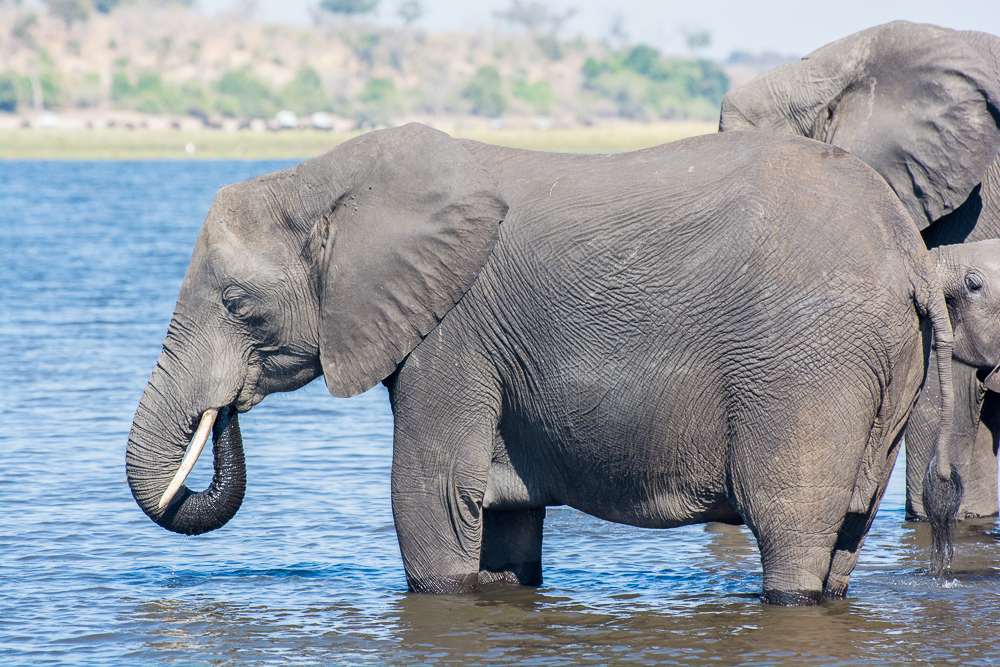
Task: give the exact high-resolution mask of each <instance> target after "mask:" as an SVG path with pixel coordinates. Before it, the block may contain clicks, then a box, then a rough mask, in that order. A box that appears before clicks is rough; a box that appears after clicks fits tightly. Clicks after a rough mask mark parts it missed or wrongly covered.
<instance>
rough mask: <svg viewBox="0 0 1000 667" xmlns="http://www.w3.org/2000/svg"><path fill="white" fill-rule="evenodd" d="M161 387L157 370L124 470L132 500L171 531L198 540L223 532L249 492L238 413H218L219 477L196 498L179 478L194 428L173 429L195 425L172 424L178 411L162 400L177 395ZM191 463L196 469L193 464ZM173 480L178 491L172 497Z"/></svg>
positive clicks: (214, 432) (214, 434) (182, 421)
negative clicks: (223, 528)
mask: <svg viewBox="0 0 1000 667" xmlns="http://www.w3.org/2000/svg"><path fill="white" fill-rule="evenodd" d="M158 380H159V381H158ZM161 384H162V372H161V369H159V368H158V369H157V371H154V375H153V377H152V378H150V383H149V385H148V386H147V387H146V392H145V394H144V395H143V397H142V400H141V401H140V403H139V408H138V410H136V415H135V420H134V421H133V422H132V430H131V432H130V433H129V440H128V450H127V453H126V457H125V469H126V476H127V478H128V483H129V487H131V489H132V496H133V497H134V498H135V500H136V502H137V503H138V504H139V507H141V508H142V511H143V512H145V513H146V515H147V516H148V517H149V518H150V519H152V520H153V521H154V522H156V523H157V524H159V525H161V526H163V527H164V528H166V529H167V530H172V531H174V532H176V533H183V534H185V535H199V534H201V533H205V532H208V531H210V530H215V529H216V528H221V527H222V526H224V525H225V524H226V523H227V522H228V521H229V520H230V519H231V518H233V516H234V515H235V514H236V512H237V511H238V510H239V508H240V505H241V504H242V502H243V495H244V493H245V491H246V461H245V458H244V456H243V439H242V436H241V435H240V425H239V419H238V418H237V416H236V410H235V409H234V408H233V407H231V406H226V407H223V408H220V409H219V410H218V416H217V418H216V420H215V423H214V425H213V426H212V439H213V446H212V450H213V455H214V456H213V458H214V462H215V475H214V476H213V478H212V483H211V484H210V485H209V487H208V488H207V489H206V490H205V491H203V492H201V493H195V492H193V491H191V490H190V489H188V488H187V487H186V486H184V485H183V478H182V477H181V476H180V475H177V472H178V469H179V468H180V467H181V465H182V458H184V453H185V450H186V449H187V442H188V439H189V438H190V435H191V434H190V432H189V429H190V426H188V427H186V428H185V427H184V426H176V427H173V428H170V426H169V425H171V424H172V423H177V424H185V423H188V424H191V425H193V424H192V421H193V420H192V419H191V418H190V417H179V418H177V419H171V417H170V415H171V414H174V415H176V414H177V410H176V407H174V410H173V412H171V411H170V410H169V406H165V405H164V403H167V402H168V401H167V400H166V399H164V398H163V397H164V396H169V395H172V394H173V392H169V393H166V392H163V391H162V390H161V387H160V386H159V385H161ZM174 395H176V394H174ZM206 412H211V411H206ZM198 417H200V415H198ZM196 419H197V417H196ZM202 421H203V424H204V420H202ZM206 428H207V427H206ZM190 463H191V465H193V461H190ZM178 478H180V479H178ZM172 479H173V480H176V481H177V482H178V484H177V485H178V486H179V488H178V489H176V491H175V492H171V493H168V492H167V491H168V487H169V486H170V484H171V480H172Z"/></svg>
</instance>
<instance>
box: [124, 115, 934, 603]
mask: <svg viewBox="0 0 1000 667" xmlns="http://www.w3.org/2000/svg"><path fill="white" fill-rule="evenodd" d="M925 314H926V317H925ZM922 322H923V324H924V325H926V326H922ZM931 323H933V338H934V340H935V341H936V345H937V346H938V349H939V350H942V351H943V353H942V355H941V358H942V359H945V360H947V361H945V362H942V365H941V372H942V374H943V375H947V374H948V373H949V372H950V356H951V354H950V346H951V330H950V326H949V324H948V319H947V308H946V306H945V303H944V299H943V298H942V296H941V287H940V285H939V283H938V279H937V277H936V275H935V273H934V271H933V268H932V265H931V262H930V257H929V255H928V254H927V251H926V249H925V248H924V246H923V244H922V242H921V238H920V236H919V234H918V233H917V231H916V229H915V228H914V227H913V224H912V222H911V221H910V220H909V217H908V216H907V214H906V211H905V209H904V208H903V207H902V206H901V205H900V203H899V201H898V199H896V197H895V196H893V194H892V192H891V190H889V188H888V187H886V185H885V183H884V182H883V181H882V179H881V178H879V176H878V175H877V174H876V173H875V172H874V171H872V170H871V169H870V168H868V167H867V166H866V165H864V164H863V163H862V162H861V161H860V160H857V159H856V158H853V157H851V156H849V155H848V154H847V153H845V152H843V151H841V150H840V149H837V148H833V147H829V146H825V145H823V144H821V143H818V142H814V141H810V140H806V139H801V138H797V137H777V136H775V137H772V136H766V135H764V134H762V133H757V132H753V133H729V134H718V135H712V136H706V137H698V138H694V139H689V140H685V141H680V142H676V143H673V144H668V145H665V146H660V147H657V148H652V149H648V150H645V151H639V152H635V153H628V154H622V155H607V156H605V155H564V154H549V153H535V152H528V151H521V150H514V149H505V148H498V147H495V146H488V145H484V144H478V143H474V142H460V141H457V140H454V139H452V138H450V137H448V136H447V135H445V134H442V133H440V132H437V131H435V130H431V129H429V128H426V127H423V126H420V125H408V126H406V127H403V128H398V129H393V130H383V131H379V132H372V133H369V134H366V135H363V136H361V137H358V138H357V139H354V140H352V141H349V142H347V143H345V144H343V145H341V146H339V147H337V148H335V149H333V150H332V151H330V152H328V153H327V154H325V155H323V156H321V157H319V158H316V159H314V160H310V161H308V162H305V163H303V164H301V165H299V166H298V167H296V168H293V169H288V170H285V171H280V172H276V173H274V174H270V175H267V176H263V177H260V178H256V179H253V180H252V181H248V182H244V183H239V184H236V185H231V186H227V187H224V188H222V189H221V190H220V191H219V193H218V195H217V196H216V198H215V202H214V203H213V205H212V208H211V210H210V211H209V213H208V217H207V219H206V221H205V225H204V227H203V229H202V232H201V235H200V236H199V238H198V242H197V245H196V246H195V249H194V254H193V256H192V259H191V265H190V267H189V269H188V272H187V275H186V276H185V278H184V283H183V286H182V288H181V293H180V297H179V299H178V302H177V309H176V311H175V315H174V318H173V321H172V323H171V325H170V329H169V331H168V334H167V338H166V340H165V341H164V350H163V354H162V355H161V357H160V360H159V362H158V364H157V367H156V369H155V370H154V371H153V374H152V377H151V378H150V381H149V385H148V386H147V388H146V391H145V393H144V394H143V397H142V402H141V403H140V405H139V408H138V410H137V411H136V416H135V421H134V423H133V427H132V432H131V435H130V439H129V446H128V455H127V473H128V479H129V483H130V484H131V488H132V492H133V495H134V496H135V498H136V500H137V502H138V503H139V505H140V506H141V507H142V509H143V510H144V511H145V512H146V514H148V515H149V516H150V517H151V518H152V519H153V520H154V521H156V522H157V523H159V524H160V525H163V526H164V527H166V528H169V529H172V530H181V531H183V532H189V533H197V532H202V530H203V529H210V528H214V527H217V526H218V525H221V524H222V523H225V522H226V521H228V520H229V518H230V517H231V516H232V513H234V512H235V509H234V508H233V506H232V504H231V503H229V502H228V501H225V499H226V498H232V497H234V496H235V494H232V493H229V492H228V490H227V487H228V485H229V484H237V483H238V482H239V481H240V479H242V478H245V474H243V475H242V476H241V475H236V474H231V475H228V476H227V475H221V476H220V475H217V479H216V481H215V483H213V485H212V487H211V488H210V489H209V491H208V492H206V495H212V497H215V498H219V499H221V500H218V501H215V502H214V504H213V502H212V501H206V500H205V498H206V495H198V494H191V493H190V491H188V490H186V489H185V490H184V492H183V494H182V496H181V497H180V498H179V499H178V500H175V501H174V503H173V504H172V505H170V506H169V507H168V509H167V510H166V511H165V512H162V511H160V510H158V509H157V501H158V499H159V498H160V496H161V494H162V493H163V490H164V488H165V487H166V485H167V482H168V481H169V480H170V478H171V477H172V476H173V474H174V471H175V470H176V469H177V467H178V464H179V462H180V459H181V456H182V454H183V452H184V449H185V446H186V443H187V441H188V439H189V438H190V437H191V434H192V432H193V430H194V428H195V425H196V423H197V422H198V419H199V416H200V415H201V414H202V413H203V412H204V411H205V410H207V409H209V408H217V407H226V406H233V407H234V408H235V410H236V411H238V412H245V411H247V410H249V409H250V408H251V407H253V406H254V405H255V404H256V403H258V402H259V401H260V400H261V399H263V398H264V396H266V395H267V394H269V393H272V392H275V391H291V390H294V389H296V388H298V387H301V386H302V385H304V384H305V383H307V382H309V381H310V380H312V379H314V378H316V377H317V376H319V375H320V374H324V375H325V379H326V383H327V386H328V388H329V390H330V392H331V393H333V394H334V395H336V396H350V395H353V394H357V393H359V392H362V391H365V390H367V389H368V388H370V387H372V386H373V385H375V384H376V383H378V382H380V381H381V382H384V383H385V385H386V386H387V387H388V390H389V397H390V400H391V405H392V410H393V416H394V424H395V432H394V441H393V463H392V505H393V513H394V517H395V523H396V530H397V535H398V538H399V544H400V550H401V552H402V556H403V563H404V567H405V569H406V577H407V581H408V583H409V588H410V590H412V591H420V592H433V593H452V592H463V591H470V590H474V589H476V588H477V587H478V586H480V585H483V584H486V583H491V582H508V583H521V584H532V585H537V584H539V583H540V582H541V576H542V575H541V539H542V522H543V519H544V516H545V507H546V506H551V505H561V504H566V505H570V506H572V507H575V508H578V509H580V510H582V511H584V512H587V513H589V514H592V515H594V516H597V517H601V518H604V519H607V520H610V521H616V522H622V523H627V524H631V525H635V526H646V527H657V528H668V527H673V526H682V525H686V524H692V523H700V522H706V521H721V522H728V523H741V522H746V524H747V525H748V526H749V527H750V529H751V530H752V531H753V533H754V535H755V536H756V538H757V541H758V544H759V546H760V551H761V559H762V563H763V569H764V586H763V587H764V599H765V600H766V601H768V602H773V603H783V604H811V603H816V602H817V601H819V600H820V598H821V597H822V596H824V595H825V596H832V597H836V596H842V595H844V594H845V593H846V591H847V585H848V581H849V576H850V573H851V570H852V569H853V568H854V565H855V563H856V561H857V557H858V552H859V549H860V547H861V544H862V542H863V540H864V537H865V535H866V533H867V529H868V527H869V525H870V522H871V520H872V517H873V516H874V513H875V510H876V508H877V507H878V503H879V500H880V499H881V497H882V494H883V492H884V490H885V486H886V483H887V481H888V477H889V473H890V471H891V469H892V465H893V462H894V460H895V457H896V453H897V449H898V444H899V440H900V438H901V430H902V427H903V425H904V424H905V422H906V420H907V418H908V416H909V414H910V411H911V408H912V406H913V404H914V401H915V399H916V396H917V391H918V389H919V387H920V385H921V382H922V380H923V376H924V372H925V359H926V350H925V346H929V345H930V341H931V337H932V332H931V326H930V324H931ZM233 421H235V420H233ZM238 446H239V443H238V439H234V438H231V437H230V438H229V439H228V440H226V441H224V442H222V443H221V444H220V442H219V441H216V444H215V447H216V450H217V451H216V457H217V459H219V453H218V449H219V448H220V447H229V448H238ZM945 451H946V450H945ZM223 458H225V457H223ZM230 458H232V457H230ZM945 471H947V466H946V467H945ZM241 494H242V491H241V492H240V495H241ZM188 505H191V507H192V508H193V509H191V510H190V511H189V510H188ZM199 515H200V516H201V521H203V524H204V525H203V526H199V525H197V521H196V519H197V518H198V516H199ZM178 516H186V517H187V519H186V520H185V522H184V523H183V524H182V525H178V524H177V517H178Z"/></svg>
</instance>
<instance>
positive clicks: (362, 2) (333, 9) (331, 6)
mask: <svg viewBox="0 0 1000 667" xmlns="http://www.w3.org/2000/svg"><path fill="white" fill-rule="evenodd" d="M319 8H320V9H322V10H324V11H328V12H330V13H331V14H344V15H346V16H350V15H352V14H369V13H371V12H373V11H375V9H376V8H378V0H321V2H320V3H319Z"/></svg>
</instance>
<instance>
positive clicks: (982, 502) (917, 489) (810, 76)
mask: <svg viewBox="0 0 1000 667" xmlns="http://www.w3.org/2000/svg"><path fill="white" fill-rule="evenodd" d="M719 127H720V130H723V131H729V130H749V129H761V130H768V131H774V132H786V133H790V134H797V135H800V136H804V137H810V138H812V139H817V140H819V141H824V142H827V143H830V144H833V145H835V146H839V147H840V148H843V149H844V150H846V151H848V152H850V153H852V154H853V155H855V156H857V157H859V158H861V159H862V160H864V161H865V162H867V163H868V164H869V165H871V166H872V167H874V168H875V170H876V171H878V172H879V173H880V174H881V175H882V176H883V177H884V178H885V179H886V181H888V183H889V185H890V186H892V188H893V190H894V191H895V192H896V194H897V195H898V196H899V198H900V200H901V201H902V202H903V204H904V205H905V206H906V208H907V210H909V212H910V214H911V215H912V216H913V219H914V221H915V222H916V223H917V226H918V228H920V229H921V230H922V231H921V233H922V235H923V237H924V241H925V243H926V244H927V247H928V248H934V247H937V246H940V245H947V244H955V243H962V242H974V241H979V240H983V239H991V238H1000V155H998V148H1000V38H998V37H995V36H993V35H989V34H986V33H981V32H973V31H965V32H955V31H951V30H947V29H945V28H939V27H936V26H932V25H925V24H913V23H907V22H905V21H896V22H893V23H888V24H885V25H881V26H876V27H874V28H870V29H868V30H863V31H861V32H859V33H856V34H854V35H851V36H849V37H846V38H844V39H841V40H839V41H837V42H834V43H832V44H829V45H827V46H824V47H823V48H821V49H818V50H817V51H814V52H813V53H811V54H809V55H808V56H806V57H805V58H804V59H802V60H801V61H799V62H796V63H791V64H788V65H785V66H783V67H779V68H777V69H775V70H772V71H770V72H768V73H767V74H765V75H763V76H761V77H758V78H757V79H755V80H753V81H751V82H750V83H747V84H746V85H744V86H741V87H739V88H737V89H735V90H733V91H731V92H730V93H729V94H727V95H726V97H725V98H724V99H723V101H722V114H721V120H720V123H719ZM986 335H988V334H984V336H986ZM930 368H931V372H930V373H929V375H928V378H927V395H926V396H924V398H922V399H921V401H920V403H919V405H918V408H917V410H916V411H915V413H914V416H913V419H912V420H911V423H910V425H909V426H908V427H907V429H906V448H907V496H906V498H907V499H906V507H907V516H908V517H909V518H925V517H926V513H925V511H924V508H923V503H922V500H921V486H920V480H922V479H923V477H924V472H925V469H926V465H927V461H928V460H929V459H930V457H931V453H932V451H933V449H934V446H935V442H936V440H937V433H938V431H939V427H938V421H939V417H938V415H937V413H938V410H939V409H940V406H939V404H938V403H937V402H936V391H937V390H936V388H937V387H938V386H939V384H940V383H939V379H938V378H937V376H936V374H935V373H934V371H933V369H934V368H935V364H934V363H931V364H930ZM977 374H978V377H979V378H981V377H982V375H983V372H982V371H981V370H980V369H977V368H976V367H974V366H970V365H968V364H965V363H963V362H961V361H957V360H956V363H955V364H954V381H955V392H956V396H957V399H956V400H958V401H959V403H958V407H957V408H956V411H955V419H956V422H955V429H954V436H953V440H952V443H953V451H955V452H956V456H955V463H956V464H957V465H958V469H959V470H960V471H961V475H962V478H963V479H964V480H965V482H966V489H965V499H964V501H963V504H962V507H961V508H960V510H959V516H960V517H964V516H993V515H996V514H997V510H998V503H997V447H998V442H1000V440H998V439H1000V396H996V395H994V394H993V393H992V392H990V393H986V394H984V392H983V388H982V386H981V384H980V382H979V379H977ZM980 416H981V420H980Z"/></svg>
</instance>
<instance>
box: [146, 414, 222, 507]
mask: <svg viewBox="0 0 1000 667" xmlns="http://www.w3.org/2000/svg"><path fill="white" fill-rule="evenodd" d="M218 414H219V411H218V410H216V409H215V408H212V409H210V410H205V414H203V415H202V416H201V423H199V424H198V430H197V431H195V433H194V437H193V438H191V444H190V445H188V450H187V453H186V454H184V460H183V461H181V467H180V468H178V469H177V474H176V475H174V478H173V479H172V480H170V485H169V486H167V490H166V491H164V492H163V497H162V498H160V503H159V504H158V505H157V506H156V508H157V509H163V508H164V507H166V506H167V505H169V504H170V501H171V500H173V499H174V496H175V495H176V494H177V492H178V491H179V490H180V488H181V486H183V485H184V480H185V479H187V476H188V475H189V474H190V473H191V470H192V469H193V468H194V464H195V463H197V461H198V456H199V455H201V450H202V449H204V448H205V443H206V442H208V436H209V434H210V433H211V432H212V426H213V425H214V424H215V418H216V416H217V415H218Z"/></svg>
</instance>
